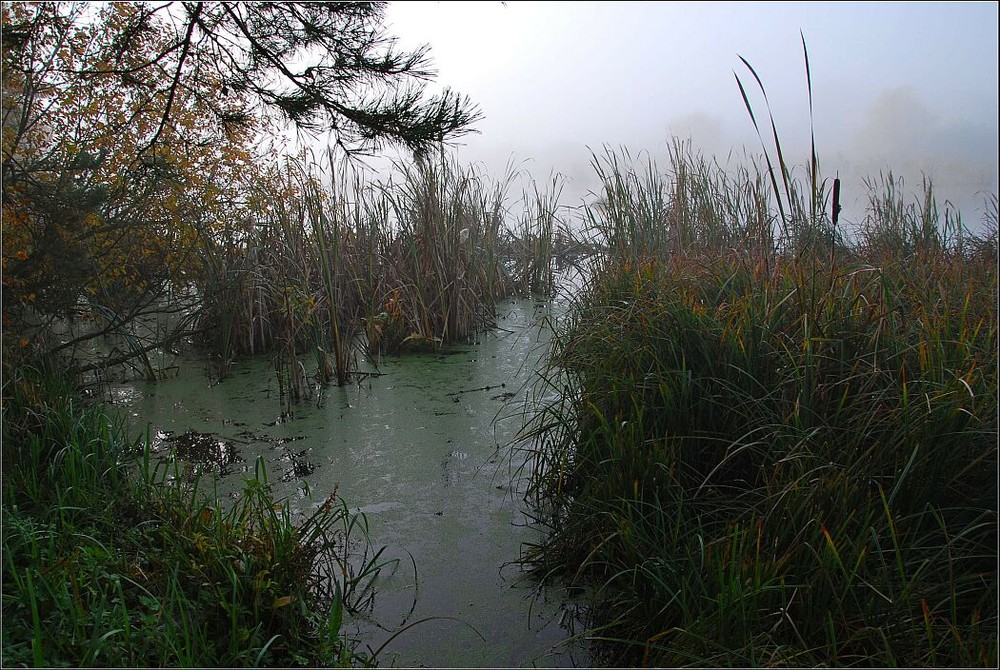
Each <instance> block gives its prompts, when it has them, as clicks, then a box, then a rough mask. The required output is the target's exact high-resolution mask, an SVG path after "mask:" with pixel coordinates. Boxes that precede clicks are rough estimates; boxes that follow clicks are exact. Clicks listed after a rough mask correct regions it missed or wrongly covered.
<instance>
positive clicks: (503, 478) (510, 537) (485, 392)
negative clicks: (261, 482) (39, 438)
mask: <svg viewBox="0 0 1000 670" xmlns="http://www.w3.org/2000/svg"><path fill="white" fill-rule="evenodd" d="M554 309H559V308H558V307H556V306H553V304H551V303H535V302H532V301H528V300H518V301H508V302H505V303H502V304H501V305H499V306H498V314H497V328H496V329H493V330H491V331H490V332H488V333H485V334H482V335H481V336H480V337H479V338H478V342H476V343H475V344H469V345H464V346H459V347H455V348H453V349H451V350H449V351H446V352H440V353H434V354H410V355H405V356H402V357H384V358H383V359H382V361H381V362H380V365H379V368H378V371H379V372H380V373H381V374H380V376H374V377H367V378H363V379H362V380H361V381H360V383H357V382H355V383H353V384H350V385H348V386H345V387H343V388H338V387H336V386H329V387H326V388H318V387H317V388H314V394H313V398H312V399H311V400H310V401H303V402H301V403H299V404H297V405H293V406H292V412H291V413H290V414H288V415H283V414H282V412H281V409H282V404H281V401H280V399H279V397H278V385H277V379H276V376H275V373H274V370H273V368H272V367H271V365H270V363H269V362H268V361H267V360H265V359H257V360H251V361H242V362H240V363H239V364H237V365H234V367H233V368H232V371H231V374H230V376H229V377H228V378H226V379H225V380H223V381H222V382H214V381H212V380H211V379H210V378H209V376H208V375H207V373H206V371H207V370H209V369H210V365H209V363H208V362H207V361H205V360H204V359H196V358H188V359H185V360H182V361H180V362H179V372H178V374H177V376H175V377H173V378H170V379H167V380H163V381H159V382H156V383H146V382H133V383H130V384H127V385H117V386H114V387H112V389H111V392H112V396H113V398H114V400H115V403H116V404H117V405H119V406H120V407H122V408H123V409H124V410H125V411H126V412H127V414H128V416H129V420H130V421H131V423H132V425H133V426H134V427H135V428H137V429H139V430H146V429H147V428H148V429H149V431H150V435H151V437H152V438H153V447H154V450H155V451H156V452H158V453H157V455H158V456H160V457H164V456H166V454H167V453H169V452H170V451H171V447H172V451H173V452H174V453H176V454H177V458H178V459H180V460H182V461H188V462H189V463H190V465H191V466H193V467H194V468H195V469H197V470H199V471H202V472H204V473H205V474H206V475H207V476H209V477H213V476H214V478H215V479H216V486H217V490H218V493H219V495H220V496H223V495H227V494H228V493H230V492H233V491H236V490H238V489H239V488H240V486H241V484H242V480H243V479H244V478H246V477H252V476H253V473H254V464H255V463H256V461H257V458H258V456H262V457H263V460H264V462H265V465H266V468H267V475H268V479H269V481H270V484H271V486H272V489H273V493H274V495H275V498H276V499H280V498H287V500H288V502H289V504H290V505H291V506H292V509H293V512H295V513H301V514H308V513H309V512H311V511H312V510H314V509H315V508H316V507H317V506H319V505H320V504H321V503H322V502H323V501H324V499H325V498H326V497H327V496H328V495H329V494H330V493H331V492H333V491H334V490H336V491H337V493H338V495H339V496H340V498H341V499H343V500H344V501H346V503H347V504H348V506H349V507H350V509H351V510H352V511H358V512H361V513H363V514H364V516H365V518H366V519H367V522H368V528H369V535H370V538H371V542H372V544H373V545H374V547H375V548H376V549H377V548H379V547H382V546H385V547H386V550H385V554H383V557H384V558H386V559H399V562H398V565H397V567H396V568H395V570H394V571H392V572H391V574H390V575H389V576H388V577H386V576H385V572H383V577H382V578H381V579H380V581H379V583H378V585H377V586H376V592H375V595H374V599H373V601H372V606H371V609H370V611H368V612H365V613H364V614H363V616H360V617H355V618H354V619H353V620H352V621H350V623H349V625H348V628H347V630H348V632H349V633H350V634H352V635H355V636H356V637H357V638H358V639H360V640H361V641H362V645H368V647H369V649H371V650H376V649H378V648H379V647H380V646H381V645H382V644H383V642H385V641H386V640H389V638H390V637H391V636H392V635H393V633H395V632H396V631H397V630H399V629H401V628H403V627H405V626H406V625H408V624H412V623H414V622H418V621H420V620H421V619H425V618H429V617H430V619H429V620H427V621H423V622H420V623H416V624H415V625H413V626H412V627H410V628H408V629H406V630H403V631H402V632H401V633H399V635H397V636H396V637H395V638H394V639H392V640H391V641H389V643H388V644H387V645H386V647H385V649H384V650H382V651H381V653H380V654H379V657H378V661H379V664H380V665H382V666H383V667H385V666H406V667H417V666H432V667H433V666H436V667H461V666H464V667H476V666H478V667H504V666H507V667H530V666H533V665H534V666H548V667H553V666H563V667H565V666H581V665H588V656H587V653H586V651H585V649H583V647H582V646H581V645H580V644H579V643H567V639H568V638H569V637H571V635H572V629H573V625H574V623H575V622H576V621H577V616H578V606H577V605H576V604H574V603H572V601H571V599H570V598H569V597H568V596H567V595H566V593H565V592H563V591H561V590H559V589H556V588H548V589H546V590H544V591H541V592H539V591H537V589H536V584H535V583H534V582H533V581H532V580H531V579H529V578H528V577H527V575H526V573H524V572H523V571H522V570H521V568H520V567H519V566H517V565H516V564H514V561H516V560H517V559H518V557H519V555H520V550H521V544H522V543H523V542H537V541H538V540H540V539H541V537H542V535H541V531H540V530H538V529H536V528H533V527H532V526H531V525H530V519H529V518H528V517H527V516H526V515H525V513H524V512H525V509H524V502H523V500H522V492H523V486H524V478H525V477H526V475H527V473H526V472H525V471H522V470H520V468H521V466H523V465H524V460H525V458H524V455H523V454H520V453H519V452H518V451H516V450H512V449H511V446H510V445H511V441H512V440H513V438H514V437H515V435H516V433H517V431H518V430H519V429H520V427H521V425H522V423H523V421H524V409H525V406H526V405H525V400H526V395H527V394H528V393H529V390H528V389H527V386H526V383H527V382H529V381H531V378H532V375H533V371H534V370H535V369H536V367H537V364H538V361H539V357H540V356H541V354H542V353H543V352H544V348H545V343H546V342H547V340H548V337H549V331H548V329H547V327H546V326H543V325H542V324H541V321H542V317H544V316H545V315H546V314H547V313H548V310H554ZM303 361H304V362H305V361H308V359H306V358H303ZM307 370H308V368H307ZM411 557H412V560H411ZM445 617H448V618H445ZM361 648H362V649H364V646H362V647H361Z"/></svg>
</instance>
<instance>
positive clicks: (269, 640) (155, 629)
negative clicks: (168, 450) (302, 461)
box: [0, 365, 382, 667]
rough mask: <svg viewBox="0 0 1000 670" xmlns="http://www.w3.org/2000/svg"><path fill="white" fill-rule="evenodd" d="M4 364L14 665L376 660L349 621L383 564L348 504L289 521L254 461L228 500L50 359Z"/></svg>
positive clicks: (9, 653) (6, 638) (7, 563)
mask: <svg viewBox="0 0 1000 670" xmlns="http://www.w3.org/2000/svg"><path fill="white" fill-rule="evenodd" d="M5 373H6V374H5V380H4V387H3V445H4V446H3V479H4V481H3V528H4V533H3V567H2V571H3V573H2V574H3V604H2V607H3V621H4V635H3V645H2V650H0V653H2V658H3V665H4V666H5V667H6V666H19V665H33V666H36V667H43V666H50V667H51V666H77V667H86V666H105V667H148V666H160V667H168V666H187V667H191V666H201V667H248V666H261V665H277V666H293V665H294V666H313V667H315V666H345V667H346V666H351V665H359V664H366V663H367V659H366V657H365V656H363V655H360V654H356V653H355V652H354V651H353V649H352V643H351V642H350V641H349V640H348V638H347V637H346V635H345V634H344V632H343V631H342V630H341V624H342V621H343V616H344V612H345V610H346V609H349V608H350V607H352V606H354V605H356V604H359V603H360V602H363V601H364V599H366V598H368V597H370V595H371V594H370V591H366V590H365V589H366V585H368V584H370V583H371V580H372V579H373V578H374V577H375V575H376V573H377V572H378V570H379V569H380V568H381V567H382V566H381V563H380V557H379V552H372V551H370V550H368V549H365V550H364V552H363V555H362V556H360V557H358V556H356V555H354V554H350V555H349V554H348V553H347V551H348V547H352V546H353V547H355V549H353V550H352V551H357V549H356V546H357V545H358V542H359V541H360V542H361V544H363V545H364V546H365V547H368V546H369V545H368V544H367V538H366V537H364V536H363V535H364V533H363V531H364V528H363V526H362V525H359V522H358V520H357V519H355V518H354V517H352V516H351V515H350V514H348V512H347V509H346V507H345V506H344V505H343V504H342V503H341V502H339V501H337V500H336V499H335V498H333V497H331V498H330V499H329V500H327V501H325V502H324V503H323V504H321V505H319V506H318V507H317V509H316V510H315V511H314V512H312V513H311V514H310V515H308V516H307V518H305V519H302V520H298V521H296V522H293V519H292V517H291V514H290V512H289V510H288V508H287V506H285V505H284V504H283V503H280V502H278V503H276V502H275V501H274V499H273V498H272V496H271V494H270V491H269V488H268V486H267V481H266V474H265V473H264V472H263V469H262V467H261V466H259V467H258V473H257V474H258V476H257V478H255V479H253V480H248V481H247V483H246V486H245V487H244V489H243V491H242V494H241V495H240V497H239V499H238V500H237V501H235V502H234V503H232V504H227V505H226V506H223V505H221V504H220V503H219V502H218V501H217V500H216V499H215V498H214V497H210V496H206V495H204V494H205V493H206V492H203V491H200V490H199V487H198V482H197V481H193V482H191V481H189V482H188V483H187V485H178V484H177V483H174V484H170V483H167V481H168V479H167V473H165V472H162V471H161V472H156V471H155V469H154V468H152V466H151V463H150V459H149V457H148V450H146V449H144V447H143V446H142V444H141V443H140V442H139V441H137V440H134V439H131V438H129V437H128V435H127V434H126V429H125V425H124V422H123V421H122V420H121V418H119V417H116V416H113V415H111V414H110V413H109V412H108V411H107V410H106V409H104V408H102V407H100V406H93V405H84V404H82V403H81V401H80V400H79V399H78V397H77V396H75V394H74V393H73V390H72V388H71V387H70V386H69V385H68V384H66V383H64V382H61V381H59V378H58V377H56V376H54V375H53V374H52V373H51V372H44V371H41V370H40V369H39V368H33V367H31V366H27V365H23V366H21V367H19V368H17V369H6V370H5ZM173 474H174V476H177V475H180V473H173Z"/></svg>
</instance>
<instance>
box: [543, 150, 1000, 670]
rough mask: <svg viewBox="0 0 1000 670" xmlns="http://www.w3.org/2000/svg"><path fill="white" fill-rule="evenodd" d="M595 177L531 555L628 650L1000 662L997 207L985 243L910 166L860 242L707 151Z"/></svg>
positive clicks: (738, 662) (607, 169)
mask: <svg viewBox="0 0 1000 670" xmlns="http://www.w3.org/2000/svg"><path fill="white" fill-rule="evenodd" d="M595 164H596V166H597V168H598V170H599V171H600V173H601V174H602V176H603V178H604V191H603V193H602V196H603V198H602V200H601V202H600V204H599V205H598V206H595V207H593V208H591V209H590V211H589V213H588V220H589V221H590V222H591V225H592V228H593V230H594V231H595V233H596V234H597V235H599V236H600V237H601V238H603V239H605V240H607V241H608V249H607V252H606V253H605V254H603V255H602V256H601V257H600V258H599V259H598V260H597V261H596V266H595V269H594V271H593V273H592V274H591V275H590V276H589V280H588V281H587V283H586V284H585V286H584V287H583V289H582V290H581V291H580V292H579V294H577V296H576V297H575V299H574V303H573V309H572V311H571V313H570V316H569V317H568V319H567V320H566V322H565V323H563V324H561V327H560V328H559V333H558V337H557V338H556V340H555V344H554V347H553V350H552V352H551V359H550V362H549V366H548V369H547V372H546V373H545V374H544V376H543V377H544V379H543V394H542V395H543V397H548V398H552V397H553V396H555V397H557V398H558V400H555V401H552V400H548V401H546V402H545V403H543V404H542V405H541V411H540V413H539V415H538V417H537V418H536V420H535V422H534V424H533V425H532V426H531V428H530V430H529V431H528V433H527V435H526V438H527V439H528V442H527V444H528V446H529V448H531V449H532V450H534V452H535V457H536V458H535V468H534V472H533V476H532V481H533V491H532V492H533V494H534V495H535V496H536V497H535V500H536V504H537V507H538V509H539V516H540V518H541V519H542V520H543V521H544V522H545V523H547V524H548V525H549V527H550V529H551V534H550V536H549V537H548V539H547V540H546V541H545V542H544V543H542V544H540V545H538V546H535V547H532V548H530V550H529V551H528V553H527V556H526V560H527V561H528V562H529V563H530V564H532V565H533V566H535V568H536V569H537V571H538V572H539V573H540V574H542V575H544V576H556V575H558V576H561V577H562V578H564V579H569V580H570V581H571V582H573V583H576V584H578V585H581V586H587V587H588V588H589V589H590V590H591V592H592V593H593V597H594V599H595V600H594V607H593V608H592V616H591V620H590V626H591V627H590V629H589V630H588V631H587V633H586V635H587V636H588V637H589V638H590V639H592V640H595V641H597V642H598V643H597V649H598V650H599V652H600V653H602V654H605V656H604V657H603V661H604V662H607V663H609V664H612V665H621V664H643V665H647V664H648V665H653V666H666V667H677V666H686V665H709V666H719V665H726V666H760V665H763V666H773V665H780V666H813V665H823V664H832V665H860V666H872V665H875V666H904V667H915V666H926V665H931V666H970V665H974V666H994V665H996V663H997V639H998V638H997V622H998V619H997V598H998V595H1000V594H998V590H997V399H998V396H997V365H998V359H997V355H998V354H997V336H998V330H997V297H998V293H997V265H996V259H997V233H996V230H997V229H996V199H995V197H994V198H993V199H992V201H991V209H992V211H991V214H990V220H989V222H988V223H987V228H986V234H985V235H982V236H978V237H976V236H970V235H969V234H968V232H967V231H964V230H963V229H962V227H961V225H960V221H958V220H957V219H956V218H955V214H954V212H951V211H946V213H945V216H944V217H943V220H942V217H941V216H940V215H939V212H938V210H937V207H936V204H935V199H934V196H933V192H932V190H931V187H930V185H929V184H926V185H925V198H924V200H923V201H922V202H918V203H913V204H907V203H904V202H903V200H902V198H901V196H900V195H899V193H900V192H901V191H902V189H901V188H900V186H901V184H899V183H898V182H896V181H894V180H893V179H892V178H891V176H890V177H887V178H886V179H885V180H884V181H883V182H881V183H873V184H872V186H873V190H872V192H871V195H870V207H869V211H868V213H867V215H866V217H865V219H864V222H863V225H862V226H860V229H859V230H858V231H855V232H854V234H853V235H850V236H848V235H845V234H843V233H842V232H841V231H840V230H838V229H836V228H834V227H833V226H832V221H831V220H830V218H829V217H825V216H822V217H817V218H815V219H813V218H810V216H809V212H810V206H809V198H810V197H812V196H811V195H810V193H812V194H816V193H818V192H819V191H820V189H816V188H808V187H807V188H801V189H799V190H797V191H796V190H795V189H789V191H788V192H787V193H786V195H788V196H789V197H788V198H787V199H786V200H785V205H786V208H785V211H786V214H787V213H789V212H794V213H796V214H795V215H794V216H787V218H785V219H784V220H783V221H784V223H785V225H784V226H781V225H776V226H773V227H772V226H771V225H765V226H763V227H762V226H761V225H760V224H759V223H755V222H761V221H763V222H773V221H775V218H774V217H775V214H774V213H772V211H771V207H770V206H769V201H770V202H773V200H772V199H771V198H769V193H772V187H773V184H769V183H768V180H767V179H766V173H764V175H761V174H753V173H750V172H744V173H741V174H739V175H737V176H736V177H735V178H734V177H732V176H731V175H727V174H726V173H724V172H723V171H722V170H721V169H719V168H718V167H717V166H714V165H713V164H711V163H709V162H707V161H704V160H702V159H700V158H699V157H697V156H696V155H692V154H691V153H689V152H685V151H684V150H683V147H680V146H677V147H675V151H674V152H673V166H672V170H671V175H670V176H669V177H663V176H661V175H660V174H659V171H658V170H657V169H656V168H655V166H653V165H652V164H651V163H650V164H648V165H646V166H645V168H644V169H643V170H642V171H641V172H639V171H637V170H636V168H635V167H634V165H633V164H632V163H631V162H630V161H629V160H628V157H627V156H618V155H615V154H609V155H608V156H607V157H605V158H603V159H601V160H595ZM796 193H799V194H802V195H798V196H796ZM813 211H817V210H813ZM818 211H819V212H820V213H822V208H818ZM779 221H781V219H779ZM767 230H774V231H777V232H776V233H775V234H773V235H768V234H762V232H765V231H767ZM782 231H784V234H782Z"/></svg>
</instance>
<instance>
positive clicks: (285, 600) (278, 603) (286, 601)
mask: <svg viewBox="0 0 1000 670" xmlns="http://www.w3.org/2000/svg"><path fill="white" fill-rule="evenodd" d="M293 600H295V596H281V597H280V598H275V599H274V605H272V606H271V607H273V608H274V609H278V608H279V607H284V606H285V605H291V604H292V601H293Z"/></svg>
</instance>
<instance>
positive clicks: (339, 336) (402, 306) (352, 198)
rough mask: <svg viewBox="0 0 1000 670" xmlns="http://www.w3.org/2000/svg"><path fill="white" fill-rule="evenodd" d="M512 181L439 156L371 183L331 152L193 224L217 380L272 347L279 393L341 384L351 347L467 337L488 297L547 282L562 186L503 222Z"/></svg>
mask: <svg viewBox="0 0 1000 670" xmlns="http://www.w3.org/2000/svg"><path fill="white" fill-rule="evenodd" d="M513 178H514V174H513V172H511V171H508V175H507V177H506V178H504V179H501V180H500V181H497V182H494V181H493V180H491V179H489V178H487V177H486V176H485V175H482V174H480V173H479V172H477V171H476V170H475V169H472V168H462V167H460V166H459V165H458V164H457V163H456V162H454V161H453V160H449V159H448V158H446V157H445V156H444V155H443V154H442V155H441V156H440V157H438V158H433V157H422V158H420V159H417V160H415V161H414V162H412V163H404V162H399V163H397V164H396V166H395V169H394V171H393V173H392V176H391V177H389V178H384V179H382V180H381V181H373V180H371V179H368V178H366V177H365V176H364V175H363V174H362V173H361V172H360V171H357V170H354V169H352V166H351V165H350V164H348V163H346V162H339V163H338V162H337V161H336V160H335V159H334V157H333V156H329V157H328V160H327V161H326V162H325V163H323V164H320V163H318V162H317V161H315V159H313V158H312V157H310V156H306V155H303V156H300V157H298V158H296V159H294V160H289V161H288V162H287V164H286V165H285V166H283V167H282V168H281V169H277V168H276V169H275V170H273V171H272V172H271V173H270V175H269V177H268V178H267V179H264V180H262V182H261V184H260V185H259V186H258V189H257V192H254V193H251V194H250V195H249V196H248V199H249V201H251V202H252V203H255V204H254V206H253V207H250V208H249V209H250V210H251V212H252V213H251V214H250V215H248V218H247V220H244V221H242V222H239V223H233V222H215V223H214V225H213V226H209V225H207V224H206V225H203V226H202V227H201V230H202V231H203V238H204V239H203V254H202V256H203V257H202V259H201V260H202V266H203V267H202V269H201V272H200V274H199V275H198V276H199V281H200V283H199V286H198V291H199V292H200V294H201V295H203V296H204V297H205V307H204V309H203V311H202V315H201V320H200V322H199V327H200V328H201V329H206V330H210V331H211V332H212V333H214V335H213V338H212V339H211V341H210V342H209V344H210V346H211V347H212V349H213V350H215V351H217V353H218V356H219V360H220V366H219V374H220V376H225V374H226V373H227V371H228V366H229V363H230V362H231V361H232V360H233V359H234V358H235V357H237V356H240V355H259V354H270V355H271V356H272V357H273V359H274V362H275V370H276V374H277V375H278V377H279V381H280V382H281V389H282V396H283V397H284V396H287V397H288V398H289V399H290V400H292V401H294V400H298V399H301V398H303V397H305V396H307V395H308V394H309V392H310V388H311V384H312V380H313V379H315V380H316V381H318V382H319V383H327V382H329V381H333V380H336V382H337V383H338V384H340V385H343V384H345V383H346V382H347V379H348V378H349V376H350V375H351V373H352V371H353V370H354V369H355V368H356V353H357V352H358V351H363V352H364V353H365V354H367V355H368V356H369V357H370V358H372V359H373V360H377V358H378V357H379V356H380V355H381V354H383V353H400V352H402V351H407V350H412V349H428V348H430V349H433V348H437V347H440V346H444V345H448V344H453V343H457V342H462V341H466V340H468V339H470V338H471V337H473V336H474V335H475V334H476V333H478V332H480V331H482V330H483V329H484V328H486V327H487V326H488V325H489V324H490V323H491V320H492V318H493V315H494V312H495V306H496V302H497V301H498V300H500V299H502V298H505V297H508V296H510V295H513V294H515V293H518V292H526V291H528V290H531V289H537V290H551V268H552V265H553V254H552V239H553V235H554V229H555V216H556V215H555V211H556V209H557V207H558V202H557V199H558V193H554V194H544V195H538V194H536V196H537V197H536V199H535V201H534V205H535V209H533V210H531V211H532V212H534V213H533V214H532V220H531V221H530V222H529V221H527V220H526V221H525V222H524V223H523V229H521V230H517V229H515V230H514V231H511V230H510V229H508V226H507V216H508V203H507V190H508V188H509V185H510V183H511V181H512V180H513ZM515 276H518V277H520V278H519V279H517V278H515ZM311 361H315V368H314V366H313V364H312V362H311ZM307 366H308V367H307ZM313 369H315V373H311V371H312V370H313Z"/></svg>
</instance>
